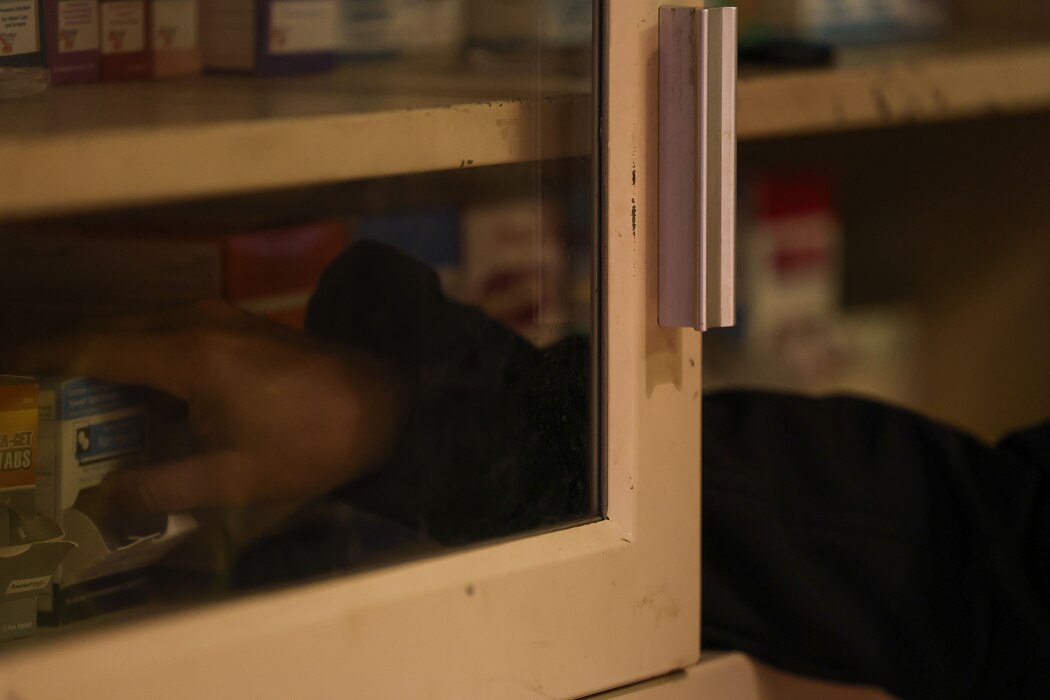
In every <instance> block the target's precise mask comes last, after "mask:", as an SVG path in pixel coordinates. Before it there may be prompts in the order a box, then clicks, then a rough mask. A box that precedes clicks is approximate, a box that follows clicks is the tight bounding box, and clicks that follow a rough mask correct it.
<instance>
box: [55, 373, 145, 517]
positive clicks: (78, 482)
mask: <svg viewBox="0 0 1050 700" xmlns="http://www.w3.org/2000/svg"><path fill="white" fill-rule="evenodd" d="M148 420H149V416H148V413H147V409H146V404H145V403H144V401H143V396H142V394H141V393H140V392H138V391H136V390H135V389H131V388H128V387H121V386H116V385H113V384H106V383H103V382H97V381H94V380H91V379H86V378H84V377H76V378H44V379H41V380H40V447H39V459H38V463H37V488H36V509H37V512H39V513H40V514H41V515H44V516H45V517H48V518H54V519H55V520H57V521H58V522H59V523H64V520H63V513H64V512H65V511H66V510H67V509H68V508H72V507H73V506H74V504H75V503H76V501H77V497H78V496H79V495H80V492H81V491H83V490H85V489H89V488H91V487H92V486H97V485H98V484H100V483H102V479H103V478H105V476H106V475H107V474H109V473H110V472H111V471H113V470H114V469H117V468H118V467H122V466H130V465H136V464H143V463H145V462H147V461H148V460H149V457H150V453H149V423H148Z"/></svg>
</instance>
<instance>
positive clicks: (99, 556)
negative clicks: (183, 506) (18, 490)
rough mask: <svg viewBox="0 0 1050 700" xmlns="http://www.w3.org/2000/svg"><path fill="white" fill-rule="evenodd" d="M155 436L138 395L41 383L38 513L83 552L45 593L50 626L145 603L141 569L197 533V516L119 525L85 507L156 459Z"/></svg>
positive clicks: (80, 384) (108, 387)
mask: <svg viewBox="0 0 1050 700" xmlns="http://www.w3.org/2000/svg"><path fill="white" fill-rule="evenodd" d="M149 434H150V430H149V414H148V409H147V406H146V404H145V403H144V401H143V396H142V395H141V393H140V392H139V391H137V390H135V389H132V388H129V387H121V386H116V385H112V384H106V383H103V382H97V381H93V380H89V379H86V378H83V377H75V378H51V379H42V380H41V381H40V450H39V453H40V459H39V463H38V467H37V489H36V503H37V509H38V510H39V512H40V513H42V514H44V515H46V516H48V517H52V518H54V519H55V520H56V521H58V522H59V523H60V524H61V526H62V528H63V529H64V530H65V532H66V539H67V540H69V541H70V542H74V543H76V545H77V546H78V549H77V550H76V552H75V553H74V554H72V555H71V556H70V557H69V559H68V560H67V561H66V562H65V563H64V564H63V566H62V568H61V570H60V571H58V572H57V573H56V574H55V575H54V577H53V582H52V583H51V585H50V586H49V587H48V588H47V589H46V590H43V591H41V594H40V599H39V608H40V611H41V613H42V617H41V621H42V623H44V624H61V623H64V622H69V621H72V620H75V619H80V618H82V617H86V616H89V615H91V614H95V613H97V612H99V611H104V610H113V609H117V608H120V607H125V606H127V605H129V604H133V603H135V602H137V601H139V600H141V598H142V596H143V588H144V585H145V584H146V578H145V576H144V575H143V574H142V572H141V570H142V569H144V568H145V567H147V566H149V565H151V564H153V563H154V562H156V561H157V560H159V559H160V558H161V557H163V556H164V555H165V554H167V553H168V552H169V551H170V550H171V549H172V548H173V547H174V546H175V545H177V544H178V543H179V542H180V541H181V540H182V539H183V538H184V537H185V536H186V535H187V534H188V533H189V532H190V531H192V529H193V528H194V527H195V523H194V521H193V519H192V518H191V517H189V516H177V515H176V516H158V517H155V518H143V519H140V520H139V521H138V522H136V523H134V525H129V524H128V523H127V522H125V521H123V520H122V521H121V522H120V523H116V522H111V521H112V520H113V519H112V518H110V519H107V518H105V517H104V516H105V515H106V514H104V513H100V512H93V511H90V510H88V509H86V508H85V507H84V506H83V505H82V502H83V501H84V498H83V495H84V492H86V491H89V490H90V489H91V488H92V487H94V486H97V485H98V484H100V483H101V482H102V479H103V478H104V477H105V476H106V475H107V474H109V473H110V472H111V471H113V470H114V469H117V468H120V467H127V466H134V465H140V464H143V463H145V462H147V461H148V460H149V459H150V458H151V455H150V449H149ZM99 581H101V582H102V583H101V585H100V584H98V583H97V582H99ZM87 582H92V584H91V585H90V586H87V585H84V584H86V583H87Z"/></svg>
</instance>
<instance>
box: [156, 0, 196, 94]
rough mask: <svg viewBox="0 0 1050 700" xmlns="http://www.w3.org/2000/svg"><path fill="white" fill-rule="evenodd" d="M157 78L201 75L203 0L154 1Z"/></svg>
mask: <svg viewBox="0 0 1050 700" xmlns="http://www.w3.org/2000/svg"><path fill="white" fill-rule="evenodd" d="M149 21H150V32H151V39H150V47H151V48H152V50H153V77H154V78H177V77H182V76H189V75H199V74H200V72H201V70H202V68H203V66H204V54H203V50H202V48H201V35H200V2H199V0H150V10H149Z"/></svg>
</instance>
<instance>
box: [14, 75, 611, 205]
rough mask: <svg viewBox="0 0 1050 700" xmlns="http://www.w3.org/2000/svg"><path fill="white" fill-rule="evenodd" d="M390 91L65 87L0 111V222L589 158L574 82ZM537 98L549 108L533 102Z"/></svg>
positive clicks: (391, 87)
mask: <svg viewBox="0 0 1050 700" xmlns="http://www.w3.org/2000/svg"><path fill="white" fill-rule="evenodd" d="M395 79H396V75H395V73H393V72H391V73H388V74H386V76H385V78H384V70H383V69H382V68H381V67H379V68H369V67H363V68H362V67H346V68H343V69H341V70H338V71H336V72H335V73H333V74H329V75H321V76H309V77H297V78H283V79H282V78H246V77H213V76H208V77H205V78H198V79H191V80H183V81H173V82H144V83H124V84H116V83H104V84H93V85H79V86H68V87H62V88H56V89H54V90H51V91H48V92H47V93H45V94H42V95H38V96H35V97H30V98H25V99H21V100H17V101H12V102H7V103H0V122H2V123H3V129H2V132H0V162H3V163H6V164H7V167H5V168H3V169H0V193H2V194H0V221H3V220H9V219H11V218H21V217H28V216H38V215H50V214H61V213H69V212H77V211H86V210H97V209H103V208H108V207H116V206H127V205H133V204H148V203H153V202H163V201H173V200H180V199H185V198H192V197H201V196H214V195H226V194H236V193H240V192H250V191H256V190H264V189H273V188H280V187H292V186H301V185H310V184H314V183H322V182H337V181H344V180H353V179H363V178H372V177H383V176H390V175H400V174H408V173H418V172H429V171H437V170H446V169H453V168H459V167H467V166H483V165H497V164H505V163H514V162H526V161H531V160H537V159H546V158H557V157H565V156H572V155H582V154H585V153H587V152H589V149H590V147H591V135H590V113H591V100H590V97H589V95H588V94H587V93H588V92H589V90H588V89H587V87H588V86H587V85H586V84H584V86H583V87H582V88H581V87H580V86H579V81H578V80H576V81H572V80H561V81H558V82H555V81H553V80H552V81H550V83H549V84H548V83H545V84H543V85H542V86H537V85H536V84H535V82H534V81H532V80H527V79H525V78H521V79H518V80H502V81H501V82H500V83H499V87H498V89H494V88H492V87H491V86H492V85H493V81H492V79H491V78H488V79H487V84H488V85H489V86H490V88H489V90H488V93H489V94H490V95H491V97H486V94H485V92H484V91H483V90H482V87H481V82H479V80H477V79H475V78H470V77H469V76H464V77H452V78H448V77H447V73H446V79H445V80H444V81H443V82H442V84H441V85H440V86H437V87H435V85H436V84H435V82H434V81H431V82H430V84H429V86H428V89H427V90H422V89H419V90H416V91H415V92H412V91H411V85H404V86H403V85H397V84H395V82H394V81H395ZM384 80H385V83H383V85H382V87H383V90H382V91H380V90H379V89H378V87H377V84H376V83H377V81H379V82H383V81H384ZM537 87H542V88H543V92H542V94H543V95H545V97H543V98H539V99H538V98H535V97H531V98H530V97H528V95H536V94H538V93H539V91H538V90H537ZM438 88H440V89H438ZM383 92H386V93H387V94H382V93H383ZM390 93H396V94H390ZM496 95H498V96H499V98H498V99H497V97H496Z"/></svg>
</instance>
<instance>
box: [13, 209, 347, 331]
mask: <svg viewBox="0 0 1050 700" xmlns="http://www.w3.org/2000/svg"><path fill="white" fill-rule="evenodd" d="M345 247H346V228H345V226H344V225H343V224H342V223H340V222H335V221H326V222H320V223H312V224H302V225H298V226H288V227H283V228H274V229H266V230H262V231H247V232H232V233H214V234H200V235H176V233H172V234H171V235H168V234H167V233H164V234H157V235H148V234H145V233H142V232H139V233H138V234H136V235H130V234H129V235H120V234H117V235H114V234H106V235H94V234H90V235H84V234H70V233H61V232H58V233H50V234H45V233H42V232H37V233H34V234H31V235H24V236H19V235H15V234H11V235H8V236H3V237H0V298H3V299H4V300H5V302H6V303H7V322H8V323H9V324H12V327H22V328H24V329H27V330H36V329H38V328H39V324H41V323H46V324H50V325H52V326H56V325H57V326H59V327H61V326H62V325H63V324H65V323H69V322H76V321H78V320H81V319H82V318H83V317H86V316H92V315H99V314H112V313H121V312H133V311H143V310H148V309H151V308H155V307H157V306H162V305H171V304H177V303H184V302H189V301H193V300H197V299H226V300H228V301H231V302H233V303H235V304H237V305H239V306H241V307H242V308H245V309H247V310H248V311H251V312H252V313H257V314H259V315H263V316H267V317H268V318H272V319H274V320H276V321H279V322H282V323H285V324H287V325H290V326H293V327H297V328H301V327H302V323H303V318H304V316H305V311H306V304H307V302H308V301H309V298H310V295H311V294H312V293H313V290H314V288H315V287H316V286H317V282H318V280H319V279H320V277H321V273H322V272H323V271H324V269H325V268H326V267H327V266H328V264H329V263H330V262H331V261H332V260H333V259H334V258H335V257H336V256H338V255H339V253H340V252H342V250H343V249H344V248H345Z"/></svg>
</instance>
